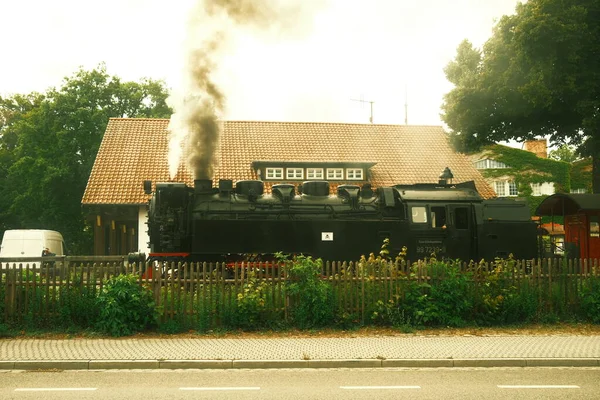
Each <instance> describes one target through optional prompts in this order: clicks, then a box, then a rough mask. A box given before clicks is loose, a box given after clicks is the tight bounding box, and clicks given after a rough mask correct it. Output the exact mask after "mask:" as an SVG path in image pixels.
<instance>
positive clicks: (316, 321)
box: [280, 255, 334, 329]
mask: <svg viewBox="0 0 600 400" xmlns="http://www.w3.org/2000/svg"><path fill="white" fill-rule="evenodd" d="M282 259H283V258H282V256H281V255H280V260H282ZM285 262H286V273H287V275H288V279H289V282H290V283H288V284H287V285H286V292H287V294H288V295H289V296H290V297H291V300H292V304H291V310H290V311H291V318H292V321H293V323H294V324H295V325H296V326H297V327H298V328H300V329H306V328H314V327H320V326H325V325H328V324H331V323H332V322H333V315H334V312H333V304H332V303H333V301H332V299H333V296H332V290H331V286H330V285H329V284H328V283H327V282H325V281H323V280H322V279H321V272H322V269H323V262H322V260H321V259H317V260H313V259H312V257H306V256H303V255H300V256H296V257H294V259H293V260H292V261H289V260H288V261H285Z"/></svg>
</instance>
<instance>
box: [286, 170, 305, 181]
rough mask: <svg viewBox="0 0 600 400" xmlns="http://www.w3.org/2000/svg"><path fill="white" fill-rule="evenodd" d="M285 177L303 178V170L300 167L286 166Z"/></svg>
mask: <svg viewBox="0 0 600 400" xmlns="http://www.w3.org/2000/svg"><path fill="white" fill-rule="evenodd" d="M285 177H286V179H303V178H304V170H303V169H302V168H287V169H286V170H285Z"/></svg>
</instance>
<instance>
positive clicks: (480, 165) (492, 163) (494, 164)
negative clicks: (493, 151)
mask: <svg viewBox="0 0 600 400" xmlns="http://www.w3.org/2000/svg"><path fill="white" fill-rule="evenodd" d="M475 168H476V169H502V168H508V165H506V164H504V163H503V162H501V161H496V160H491V159H489V158H484V159H483V160H479V161H476V162H475Z"/></svg>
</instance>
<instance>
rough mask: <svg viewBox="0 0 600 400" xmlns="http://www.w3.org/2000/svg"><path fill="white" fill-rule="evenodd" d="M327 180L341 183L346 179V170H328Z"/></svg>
mask: <svg viewBox="0 0 600 400" xmlns="http://www.w3.org/2000/svg"><path fill="white" fill-rule="evenodd" d="M327 179H328V180H339V181H341V180H342V179H344V170H343V169H342V168H327Z"/></svg>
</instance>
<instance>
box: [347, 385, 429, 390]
mask: <svg viewBox="0 0 600 400" xmlns="http://www.w3.org/2000/svg"><path fill="white" fill-rule="evenodd" d="M340 389H346V390H368V389H375V390H377V389H421V386H340Z"/></svg>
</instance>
